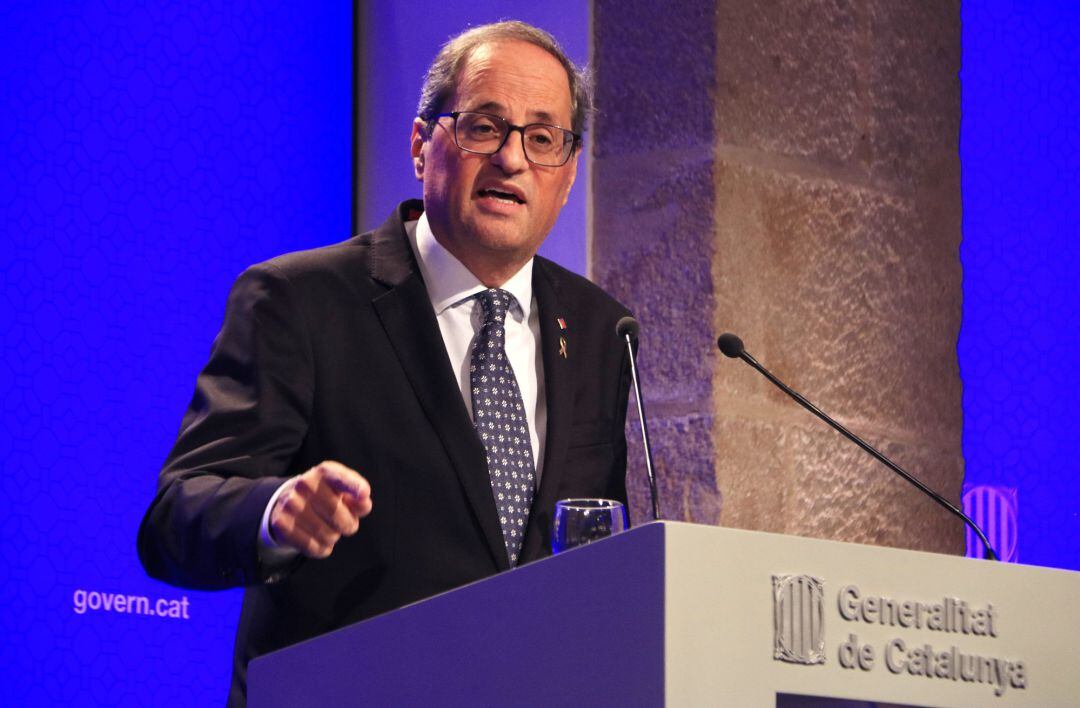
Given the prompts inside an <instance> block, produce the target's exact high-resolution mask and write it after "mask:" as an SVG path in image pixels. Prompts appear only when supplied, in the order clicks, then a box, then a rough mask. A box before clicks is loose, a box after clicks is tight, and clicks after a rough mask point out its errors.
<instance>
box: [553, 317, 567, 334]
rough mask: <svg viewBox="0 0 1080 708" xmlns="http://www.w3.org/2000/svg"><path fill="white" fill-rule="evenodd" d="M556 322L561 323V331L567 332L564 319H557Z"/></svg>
mask: <svg viewBox="0 0 1080 708" xmlns="http://www.w3.org/2000/svg"><path fill="white" fill-rule="evenodd" d="M555 321H556V322H558V323H559V329H561V330H563V331H564V332H565V331H566V320H564V319H563V318H562V317H556V318H555Z"/></svg>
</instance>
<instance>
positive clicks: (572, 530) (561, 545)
mask: <svg viewBox="0 0 1080 708" xmlns="http://www.w3.org/2000/svg"><path fill="white" fill-rule="evenodd" d="M626 526H627V521H626V507H624V506H623V505H622V503H621V502H617V501H613V500H611V499H562V500H560V501H557V502H555V526H554V527H553V528H552V529H551V552H552V553H560V552H562V551H565V550H567V549H568V548H573V547H574V546H581V545H584V544H586V543H590V542H592V541H595V540H597V539H600V538H607V537H608V536H611V535H612V534H616V533H621V532H623V531H625V530H626Z"/></svg>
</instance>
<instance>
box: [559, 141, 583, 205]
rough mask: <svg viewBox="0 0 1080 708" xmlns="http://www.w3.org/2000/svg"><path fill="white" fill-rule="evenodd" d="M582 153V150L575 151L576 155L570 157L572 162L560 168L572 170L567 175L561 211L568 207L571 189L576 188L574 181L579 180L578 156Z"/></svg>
mask: <svg viewBox="0 0 1080 708" xmlns="http://www.w3.org/2000/svg"><path fill="white" fill-rule="evenodd" d="M580 152H581V150H580V149H576V150H574V154H573V155H572V156H571V157H570V161H569V162H568V163H567V164H565V165H563V166H562V167H561V168H560V169H563V170H570V174H569V175H567V180H566V187H565V189H564V191H563V195H562V206H560V207H559V208H560V209H561V208H562V207H564V206H566V200H568V199H569V198H570V188H571V187H573V186H574V180H575V179H577V161H578V154H579V153H580Z"/></svg>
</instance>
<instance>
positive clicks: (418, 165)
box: [409, 117, 429, 182]
mask: <svg viewBox="0 0 1080 708" xmlns="http://www.w3.org/2000/svg"><path fill="white" fill-rule="evenodd" d="M428 137H429V136H428V129H427V123H426V122H425V121H424V120H423V119H422V118H419V117H418V118H415V119H414V120H413V124H412V136H410V138H409V152H410V153H411V154H412V161H413V172H414V173H415V174H416V179H418V180H420V181H421V182H423V181H424V146H425V145H427V142H428Z"/></svg>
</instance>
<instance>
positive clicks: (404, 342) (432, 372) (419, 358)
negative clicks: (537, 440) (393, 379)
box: [370, 205, 509, 570]
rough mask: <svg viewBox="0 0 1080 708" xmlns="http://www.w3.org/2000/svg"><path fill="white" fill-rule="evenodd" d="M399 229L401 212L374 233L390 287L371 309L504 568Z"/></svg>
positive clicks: (468, 428)
mask: <svg viewBox="0 0 1080 708" xmlns="http://www.w3.org/2000/svg"><path fill="white" fill-rule="evenodd" d="M407 206H408V205H406V207H407ZM406 207H403V209H404V208H406ZM403 232H404V226H403V224H402V220H401V217H400V216H399V218H398V219H396V220H391V221H388V222H387V223H386V224H384V225H383V226H382V227H380V228H379V229H378V230H377V231H375V232H374V233H373V234H372V240H371V254H372V258H371V261H370V263H371V272H372V276H373V277H374V278H375V279H376V280H379V281H380V282H382V283H383V284H385V285H387V286H388V287H389V289H388V290H387V291H386V292H385V293H383V294H382V295H380V296H378V297H377V298H375V299H374V301H373V305H374V307H375V312H376V313H377V314H378V317H379V320H380V321H381V322H382V326H383V329H384V330H385V331H386V336H387V338H388V339H389V340H390V343H391V345H392V346H393V347H394V350H395V352H396V353H397V356H398V361H399V362H400V364H401V367H402V368H403V369H404V371H405V375H406V376H407V377H408V378H409V382H410V383H411V384H412V388H413V392H414V393H415V395H416V398H417V399H418V400H419V401H420V405H421V406H422V407H423V409H424V412H425V413H426V414H427V417H428V421H429V422H430V423H431V426H432V428H434V429H435V432H436V433H437V434H438V436H439V438H440V439H441V440H442V443H443V447H444V449H445V450H446V454H447V457H449V458H450V462H451V464H452V465H453V467H454V470H455V472H456V473H457V475H458V478H459V480H460V481H461V485H462V486H463V487H464V489H465V495H466V497H467V498H468V500H469V503H470V504H471V506H472V511H473V513H474V515H475V517H476V520H477V523H478V524H479V525H480V528H481V529H482V530H483V532H484V538H485V539H486V540H487V543H488V548H489V550H490V551H491V554H492V557H493V558H494V560H495V563H496V565H497V566H498V567H499V569H500V570H505V569H506V568H508V567H509V560H508V558H507V555H506V546H505V545H504V543H503V537H502V528H501V527H500V525H499V519H498V512H497V511H496V507H495V499H494V496H493V495H492V492H491V482H490V480H489V479H488V474H487V457H486V455H485V453H484V446H483V444H482V443H481V442H480V438H479V437H478V436H477V435H476V430H475V428H473V424H472V420H471V419H470V418H469V413H468V409H467V408H466V407H465V402H464V401H463V400H462V399H461V391H460V389H459V388H458V385H457V382H456V381H455V379H454V376H453V372H452V371H451V369H450V365H449V362H448V360H447V357H446V345H445V344H444V343H443V341H442V334H441V333H440V332H439V324H438V322H437V321H436V319H435V313H434V311H433V310H432V308H431V299H430V298H429V297H428V293H427V289H426V288H425V287H424V282H423V280H422V278H421V277H420V274H419V270H418V269H417V268H416V264H415V260H414V259H413V255H412V249H411V247H410V246H409V243H408V239H407V237H405V235H404V233H403Z"/></svg>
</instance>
